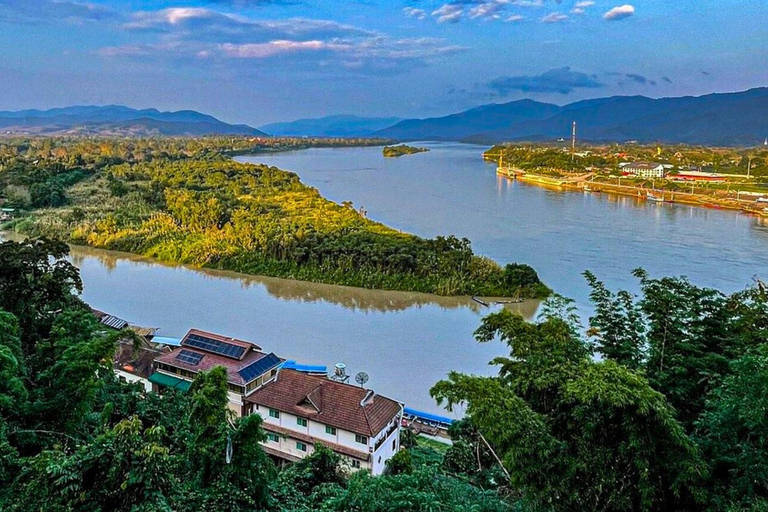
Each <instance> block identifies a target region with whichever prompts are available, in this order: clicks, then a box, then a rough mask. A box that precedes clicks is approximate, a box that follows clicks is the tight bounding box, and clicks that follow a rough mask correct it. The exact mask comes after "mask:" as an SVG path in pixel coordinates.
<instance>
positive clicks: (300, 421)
mask: <svg viewBox="0 0 768 512" xmlns="http://www.w3.org/2000/svg"><path fill="white" fill-rule="evenodd" d="M296 424H297V425H299V426H300V427H306V426H307V420H305V419H304V418H296Z"/></svg>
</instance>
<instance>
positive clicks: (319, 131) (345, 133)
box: [259, 115, 400, 137]
mask: <svg viewBox="0 0 768 512" xmlns="http://www.w3.org/2000/svg"><path fill="white" fill-rule="evenodd" d="M399 121H400V118H399V117H359V116H351V115H338V116H328V117H321V118H318V119H298V120H296V121H291V122H288V123H272V124H267V125H264V126H261V127H260V128H259V129H260V130H262V131H264V132H267V133H270V134H272V135H276V136H297V137H303V136H305V135H306V136H313V137H370V136H371V135H373V134H374V133H375V132H377V131H379V130H382V129H384V128H387V127H389V126H392V125H393V124H395V123H397V122H399Z"/></svg>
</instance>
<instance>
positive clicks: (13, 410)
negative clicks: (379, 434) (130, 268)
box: [0, 240, 511, 512]
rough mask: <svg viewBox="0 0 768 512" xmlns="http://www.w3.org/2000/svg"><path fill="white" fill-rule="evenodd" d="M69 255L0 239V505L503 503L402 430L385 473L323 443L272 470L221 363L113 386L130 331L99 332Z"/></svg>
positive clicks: (257, 422) (273, 507) (150, 510)
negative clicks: (184, 378)
mask: <svg viewBox="0 0 768 512" xmlns="http://www.w3.org/2000/svg"><path fill="white" fill-rule="evenodd" d="M67 252H68V248H67V246H66V245H65V244H64V243H62V242H58V241H48V240H38V241H30V242H26V243H14V242H5V243H2V244H0V510H3V511H14V512H16V511H18V512H33V511H39V512H43V511H45V512H70V511H81V512H104V511H116V512H123V511H125V512H128V511H131V512H161V511H163V512H165V511H178V512H184V511H189V512H192V511H200V510H211V511H213V510H221V511H229V512H239V511H242V512H245V511H249V512H252V511H267V510H269V511H278V512H294V511H299V512H300V511H307V512H309V511H312V510H324V511H329V512H330V511H338V512H341V511H360V512H385V511H392V510H403V511H405V510H445V511H455V512H470V511H472V512H475V511H483V512H485V511H487V512H502V511H509V510H511V506H510V505H509V503H507V501H505V500H504V499H503V498H502V497H500V496H499V495H498V493H497V492H495V491H494V490H493V489H488V488H486V489H485V490H484V489H482V488H480V487H477V486H474V485H472V484H471V483H470V482H468V481H467V480H466V478H464V477H463V476H462V475H460V474H453V473H451V472H449V471H448V470H447V469H445V468H444V467H443V462H442V458H443V457H442V455H441V454H440V453H439V452H437V451H435V450H433V449H431V448H428V447H425V446H420V445H419V444H418V443H419V441H417V440H415V439H414V437H413V436H408V439H409V440H410V442H409V446H410V448H409V449H408V451H406V452H403V453H404V454H405V455H400V456H399V457H398V461H397V462H396V463H395V467H393V468H392V469H391V471H390V474H389V475H387V476H384V477H377V478H373V477H371V476H370V475H368V474H367V473H358V474H355V475H350V472H349V468H348V467H347V466H346V463H344V462H342V460H341V459H340V457H339V456H337V455H336V454H334V453H333V452H331V451H330V450H328V449H327V448H323V447H321V446H318V447H317V450H316V451H315V452H314V453H313V455H312V456H310V457H308V458H307V459H305V460H303V461H301V462H299V463H296V464H294V465H293V466H291V467H289V468H288V469H285V470H283V471H279V472H278V470H277V468H276V467H275V465H274V464H273V463H272V461H271V460H270V459H269V458H268V457H267V456H266V455H265V453H264V452H263V450H262V449H261V447H260V445H259V441H261V440H263V439H265V438H266V436H265V434H264V432H263V430H262V428H261V419H260V417H259V416H258V415H253V416H248V417H245V418H240V419H235V418H233V417H232V416H231V415H232V412H231V410H230V409H229V408H228V407H227V379H226V370H225V369H224V368H222V367H218V368H214V369H212V370H211V371H210V372H208V373H202V374H201V375H199V376H198V377H197V379H196V380H195V382H194V383H193V385H192V387H191V389H190V391H189V392H188V393H186V394H179V393H176V392H173V391H168V392H166V393H165V394H163V395H156V394H154V393H146V392H145V391H144V388H143V386H141V385H135V384H125V383H121V382H120V381H118V380H117V378H116V376H115V374H114V372H113V370H112V358H113V355H114V352H115V348H116V341H117V340H118V338H125V337H127V336H129V334H128V331H126V332H116V331H112V334H108V333H106V332H104V330H103V329H104V327H103V326H102V325H101V324H99V323H98V321H97V320H96V319H95V317H94V316H93V315H92V313H91V311H90V309H88V308H87V306H86V305H85V304H84V303H83V302H82V301H80V299H79V298H78V295H77V293H78V291H79V290H80V289H81V286H82V285H81V282H80V277H79V274H78V271H77V269H76V268H75V267H73V266H72V265H71V264H70V263H68V262H67V261H66V259H65V256H66V255H67ZM230 443H231V448H232V452H231V453H232V457H231V459H230V460H229V461H228V460H227V451H228V450H227V447H228V444H230Z"/></svg>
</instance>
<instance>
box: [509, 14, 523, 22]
mask: <svg viewBox="0 0 768 512" xmlns="http://www.w3.org/2000/svg"><path fill="white" fill-rule="evenodd" d="M524 19H525V16H521V15H519V14H513V15H512V16H510V17H509V18H507V19H506V20H504V21H506V22H507V23H516V22H518V21H523V20H524Z"/></svg>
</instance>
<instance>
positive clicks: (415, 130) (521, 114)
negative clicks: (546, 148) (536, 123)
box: [376, 100, 561, 140]
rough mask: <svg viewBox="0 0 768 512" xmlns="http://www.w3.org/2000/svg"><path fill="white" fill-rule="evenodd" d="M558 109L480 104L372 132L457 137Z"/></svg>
mask: <svg viewBox="0 0 768 512" xmlns="http://www.w3.org/2000/svg"><path fill="white" fill-rule="evenodd" d="M560 110H561V109H560V107H558V106H557V105H550V104H548V103H540V102H538V101H533V100H519V101H513V102H511V103H504V104H501V105H497V104H493V105H483V106H481V107H477V108H473V109H471V110H467V111H465V112H460V113H458V114H453V115H450V116H446V117H436V118H431V119H408V120H405V121H400V122H399V123H397V124H396V125H394V126H391V127H389V128H385V129H384V130H381V131H379V132H377V133H376V135H377V136H381V137H389V138H393V139H406V140H460V139H463V138H464V137H469V136H472V135H475V134H478V133H481V132H487V131H496V130H502V129H506V128H509V127H510V126H513V125H515V124H517V123H521V122H524V121H528V120H539V119H546V118H548V117H551V116H553V115H555V114H557V113H558V112H559V111H560Z"/></svg>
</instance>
